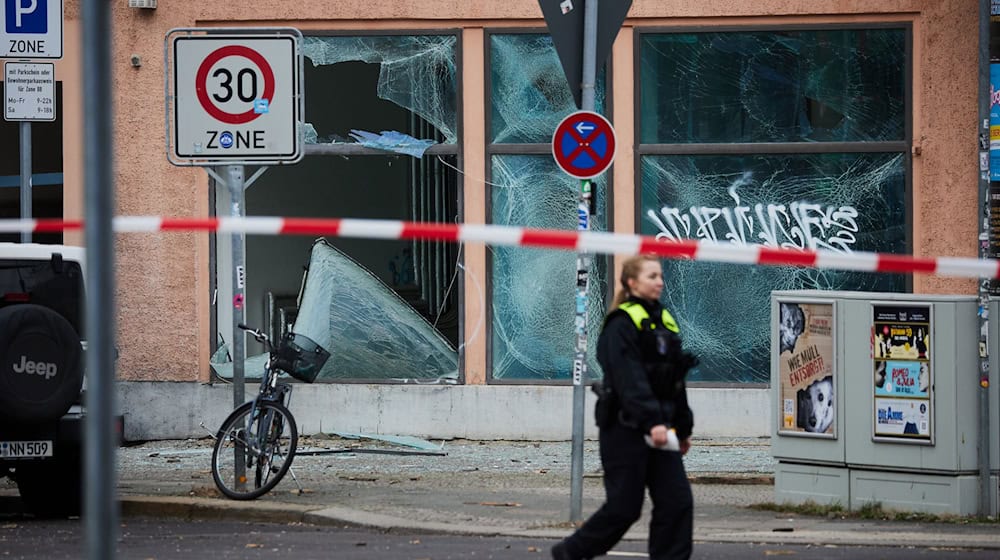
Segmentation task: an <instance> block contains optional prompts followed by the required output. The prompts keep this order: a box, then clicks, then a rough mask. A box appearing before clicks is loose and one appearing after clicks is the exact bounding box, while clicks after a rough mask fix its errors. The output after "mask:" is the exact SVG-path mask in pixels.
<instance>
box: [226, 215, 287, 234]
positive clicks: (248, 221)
mask: <svg viewBox="0 0 1000 560" xmlns="http://www.w3.org/2000/svg"><path fill="white" fill-rule="evenodd" d="M284 223H285V220H284V219H282V218H265V217H251V218H232V217H229V218H225V217H224V218H219V229H218V230H217V231H218V232H219V233H252V234H275V233H278V232H279V231H281V226H282V224H284Z"/></svg>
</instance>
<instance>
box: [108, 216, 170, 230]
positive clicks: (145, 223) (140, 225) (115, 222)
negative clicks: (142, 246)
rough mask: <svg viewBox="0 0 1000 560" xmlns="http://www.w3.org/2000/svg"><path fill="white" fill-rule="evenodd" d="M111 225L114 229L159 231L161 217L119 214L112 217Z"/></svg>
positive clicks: (161, 221) (161, 224) (161, 223)
mask: <svg viewBox="0 0 1000 560" xmlns="http://www.w3.org/2000/svg"><path fill="white" fill-rule="evenodd" d="M111 226H112V228H113V229H114V230H115V231H121V232H142V231H160V229H161V228H162V227H163V218H161V217H159V216H119V217H116V218H112V220H111Z"/></svg>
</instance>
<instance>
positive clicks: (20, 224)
mask: <svg viewBox="0 0 1000 560" xmlns="http://www.w3.org/2000/svg"><path fill="white" fill-rule="evenodd" d="M37 227H38V222H36V221H35V220H0V232H3V233H20V232H29V233H30V232H33V231H35V228H37Z"/></svg>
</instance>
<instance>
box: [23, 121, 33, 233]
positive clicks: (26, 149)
mask: <svg viewBox="0 0 1000 560" xmlns="http://www.w3.org/2000/svg"><path fill="white" fill-rule="evenodd" d="M21 219H23V220H29V219H31V123H30V122H29V121H21ZM21 243H31V232H30V231H22V232H21Z"/></svg>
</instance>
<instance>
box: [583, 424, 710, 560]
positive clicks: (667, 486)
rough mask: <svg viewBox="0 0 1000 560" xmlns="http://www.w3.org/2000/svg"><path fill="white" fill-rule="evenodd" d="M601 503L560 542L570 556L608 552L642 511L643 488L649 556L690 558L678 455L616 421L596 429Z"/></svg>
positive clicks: (687, 506)
mask: <svg viewBox="0 0 1000 560" xmlns="http://www.w3.org/2000/svg"><path fill="white" fill-rule="evenodd" d="M600 445H601V464H602V465H603V466H604V489H605V492H606V493H607V501H606V502H605V504H604V505H603V506H601V509H599V510H597V511H596V512H595V513H594V515H592V516H591V517H590V519H588V520H587V521H586V522H585V523H584V524H583V526H582V527H580V528H579V529H578V530H577V531H576V532H575V533H573V534H572V535H571V536H570V537H568V538H567V539H566V540H565V544H566V549H567V551H568V552H569V553H570V554H571V556H573V557H575V558H593V557H596V556H600V555H602V554H604V553H606V552H607V551H609V550H611V548H612V547H613V546H615V544H617V543H618V541H619V540H621V538H622V536H623V535H625V532H626V531H628V529H629V527H630V526H632V524H633V523H635V522H636V521H638V519H639V516H640V515H641V513H642V502H643V499H644V497H645V488H646V487H648V488H649V496H650V499H651V500H652V502H653V516H652V521H651V522H650V524H649V557H650V559H651V560H667V559H670V560H673V559H681V558H684V559H686V558H689V557H690V556H691V538H692V535H691V531H692V523H693V517H694V499H693V498H692V496H691V485H690V483H688V480H687V475H686V474H685V473H684V463H683V461H682V460H681V454H680V453H678V452H676V451H662V450H657V449H651V448H650V447H649V446H648V445H646V442H645V440H644V439H643V434H642V433H641V432H640V431H639V430H635V429H631V428H626V427H624V426H622V425H620V424H618V423H617V422H615V423H614V425H612V426H610V427H608V428H602V429H601V431H600Z"/></svg>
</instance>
